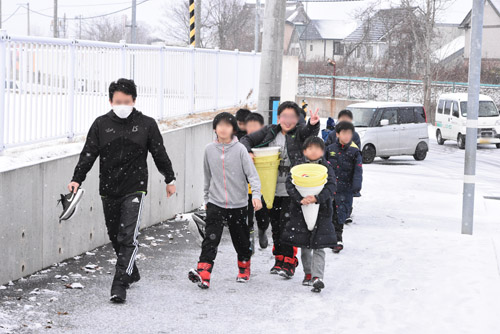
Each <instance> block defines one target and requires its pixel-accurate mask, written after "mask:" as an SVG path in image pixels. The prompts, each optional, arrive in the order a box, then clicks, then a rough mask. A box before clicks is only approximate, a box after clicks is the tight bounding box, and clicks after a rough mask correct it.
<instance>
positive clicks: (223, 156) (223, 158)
mask: <svg viewBox="0 0 500 334" xmlns="http://www.w3.org/2000/svg"><path fill="white" fill-rule="evenodd" d="M225 160H226V153H225V151H224V144H222V176H223V177H224V194H225V195H226V209H227V205H228V199H227V187H226V166H225V164H224V161H225Z"/></svg>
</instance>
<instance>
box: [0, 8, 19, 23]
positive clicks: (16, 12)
mask: <svg viewBox="0 0 500 334" xmlns="http://www.w3.org/2000/svg"><path fill="white" fill-rule="evenodd" d="M21 7H23V6H17V8H16V10H15V11H14V12H13V13H12V14H10V15H9V17H8V18H6V19H5V20H3V21H2V23H5V22H7V21H8V20H9V19H10V18H11V17H12V16H14V15H15V14H16V13H17V11H18V10H19V9H20V8H21Z"/></svg>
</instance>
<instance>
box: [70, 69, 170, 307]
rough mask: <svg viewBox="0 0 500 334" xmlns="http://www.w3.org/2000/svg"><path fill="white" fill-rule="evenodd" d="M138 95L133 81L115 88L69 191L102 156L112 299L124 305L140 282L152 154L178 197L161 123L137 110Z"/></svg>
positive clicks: (91, 133) (121, 81)
mask: <svg viewBox="0 0 500 334" xmlns="http://www.w3.org/2000/svg"><path fill="white" fill-rule="evenodd" d="M136 97H137V91H136V86H135V83H134V82H133V81H132V80H127V79H119V80H118V81H117V82H112V83H111V84H110V86H109V102H110V104H111V106H112V110H111V111H109V112H108V113H107V114H105V115H103V116H100V117H97V118H96V120H95V121H94V123H93V124H92V126H91V127H90V130H89V132H88V135H87V139H86V142H85V146H84V147H83V150H82V152H81V154H80V159H79V161H78V164H77V165H76V167H75V171H74V174H73V178H72V179H71V182H70V184H69V185H68V189H69V190H70V191H76V190H77V189H78V187H80V185H81V184H82V182H83V181H85V178H86V175H87V173H88V172H89V171H90V169H91V168H92V165H93V164H94V162H95V160H96V159H97V157H98V156H100V159H99V194H100V195H101V197H102V203H103V209H104V217H105V219H106V227H107V229H108V235H109V238H110V240H111V243H112V245H113V248H114V249H115V252H116V255H117V257H118V258H117V261H116V272H115V276H114V279H113V284H112V286H111V300H112V301H113V302H117V303H121V302H124V301H125V299H126V295H127V293H126V289H127V288H128V287H129V286H130V284H131V283H134V282H137V281H139V279H140V275H139V270H138V269H137V266H136V264H135V258H136V255H137V251H138V247H139V243H138V241H137V235H138V233H139V226H140V222H141V212H142V205H143V201H144V196H145V195H146V192H147V183H148V166H147V163H146V158H147V156H148V151H149V152H151V154H152V155H153V159H154V161H155V164H156V167H157V168H158V170H159V171H160V173H161V174H162V175H163V176H164V177H165V182H166V183H167V197H170V196H172V195H173V194H174V193H175V176H174V171H173V169H172V163H171V162H170V159H169V157H168V154H167V152H166V150H165V146H163V137H162V135H161V133H160V130H159V128H158V125H157V124H156V121H155V120H154V119H153V118H151V117H148V116H146V115H143V114H142V113H141V112H140V111H138V110H137V109H135V108H134V104H135V99H136Z"/></svg>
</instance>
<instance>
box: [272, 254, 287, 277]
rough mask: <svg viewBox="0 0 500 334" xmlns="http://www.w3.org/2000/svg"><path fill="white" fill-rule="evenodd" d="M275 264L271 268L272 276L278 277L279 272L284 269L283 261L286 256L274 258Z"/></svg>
mask: <svg viewBox="0 0 500 334" xmlns="http://www.w3.org/2000/svg"><path fill="white" fill-rule="evenodd" d="M274 259H275V263H274V266H273V267H272V268H271V274H273V275H276V274H278V272H279V271H280V270H281V268H283V260H284V256H283V255H276V256H275V257H274Z"/></svg>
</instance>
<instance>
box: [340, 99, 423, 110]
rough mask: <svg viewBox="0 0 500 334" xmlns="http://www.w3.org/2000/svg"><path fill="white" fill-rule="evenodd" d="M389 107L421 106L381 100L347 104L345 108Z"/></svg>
mask: <svg viewBox="0 0 500 334" xmlns="http://www.w3.org/2000/svg"><path fill="white" fill-rule="evenodd" d="M390 107H422V104H420V103H413V102H398V101H394V102H383V101H370V102H361V103H354V104H350V105H348V106H347V108H390Z"/></svg>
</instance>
